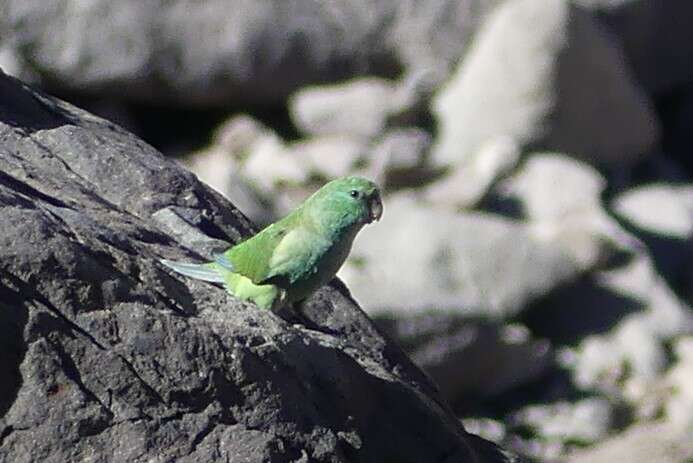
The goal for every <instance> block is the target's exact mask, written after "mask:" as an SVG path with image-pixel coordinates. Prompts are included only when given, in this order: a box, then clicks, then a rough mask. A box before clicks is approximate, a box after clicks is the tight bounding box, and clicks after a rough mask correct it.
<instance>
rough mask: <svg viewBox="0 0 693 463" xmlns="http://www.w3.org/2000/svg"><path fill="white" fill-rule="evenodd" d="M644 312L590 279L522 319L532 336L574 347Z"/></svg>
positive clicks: (539, 303) (540, 304)
mask: <svg viewBox="0 0 693 463" xmlns="http://www.w3.org/2000/svg"><path fill="white" fill-rule="evenodd" d="M643 309H644V306H643V304H642V303H641V302H640V301H638V300H636V299H633V298H631V297H628V296H625V295H622V294H618V293H616V292H614V291H612V290H611V289H609V288H606V287H604V286H602V285H600V284H599V282H598V281H596V279H595V278H594V277H593V276H591V275H587V276H584V277H582V278H580V279H579V280H577V281H575V282H573V283H571V284H569V285H565V286H561V287H559V288H556V289H555V290H553V291H552V292H551V293H550V294H548V295H547V296H545V297H542V298H541V299H539V300H537V301H535V302H534V303H532V304H531V305H530V306H529V307H528V308H527V309H526V310H525V311H524V313H523V315H522V316H521V321H522V322H523V323H524V324H526V325H527V326H528V327H529V328H530V330H531V331H532V333H534V334H535V335H537V336H541V337H545V338H547V339H549V340H551V341H552V342H554V343H559V344H562V343H573V342H577V341H578V340H579V339H581V338H583V337H585V336H587V335H591V334H599V333H604V332H607V331H609V330H610V329H611V328H613V327H614V326H615V325H616V324H617V323H618V322H619V321H620V320H622V319H623V318H624V317H626V316H628V315H630V314H633V313H636V312H638V311H641V310H643Z"/></svg>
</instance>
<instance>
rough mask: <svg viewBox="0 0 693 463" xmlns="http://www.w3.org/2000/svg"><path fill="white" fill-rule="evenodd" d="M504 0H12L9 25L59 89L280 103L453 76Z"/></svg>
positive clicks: (1, 28)
mask: <svg viewBox="0 0 693 463" xmlns="http://www.w3.org/2000/svg"><path fill="white" fill-rule="evenodd" d="M497 2H498V0H434V1H430V2H425V3H420V2H418V1H414V0H406V1H401V0H380V1H378V2H363V1H359V2H353V1H344V0H330V1H327V2H319V3H315V2H313V1H310V0H296V1H290V2H269V3H267V2H255V1H247V0H212V1H206V2H204V4H191V3H190V2H188V1H186V0H176V1H168V0H166V1H164V0H147V1H139V0H135V1H133V0H130V1H125V2H118V3H113V2H110V1H107V0H98V1H92V2H89V3H84V2H81V1H78V0H50V1H26V0H6V1H5V2H4V5H3V6H4V13H3V15H2V17H1V18H0V36H2V40H3V42H5V43H7V44H8V45H7V46H8V47H10V49H11V50H12V51H13V53H14V54H15V55H17V56H18V58H19V60H18V61H19V62H20V63H21V62H23V61H25V62H26V67H28V68H29V69H28V71H30V72H35V73H36V74H37V75H38V77H39V78H40V79H42V80H44V81H45V82H46V83H48V84H50V85H51V86H52V87H53V88H60V89H63V90H70V91H75V90H77V91H79V92H88V93H99V94H101V95H104V94H109V95H112V96H115V97H116V98H118V99H129V100H132V101H143V100H146V101H149V102H155V103H164V104H166V105H170V104H171V103H172V102H176V103H177V104H181V105H188V106H198V107H199V106H204V107H210V106H211V107H219V106H226V105H228V104H239V103H244V104H248V103H252V104H276V103H278V102H280V101H282V100H284V99H285V98H286V97H287V96H288V95H289V94H291V93H292V92H293V91H294V90H296V89H297V88H299V87H301V86H305V85H307V84H310V83H316V82H321V81H323V82H324V81H327V80H330V81H334V80H337V79H340V78H341V79H344V78H347V77H351V76H355V75H363V74H367V73H369V72H370V73H384V74H389V75H394V74H396V73H398V72H399V71H400V70H404V71H405V73H415V72H417V71H418V70H419V69H423V70H433V73H435V74H438V75H441V76H444V75H446V74H447V71H448V69H449V68H450V67H451V65H452V64H453V63H454V62H455V61H456V60H457V59H458V58H459V56H460V55H461V53H463V51H464V48H465V44H466V42H467V40H468V37H469V36H470V34H471V33H472V32H473V31H474V29H475V28H476V24H477V22H478V21H479V18H480V17H481V16H482V15H483V14H484V12H485V11H487V10H488V8H490V7H491V6H492V5H494V4H496V3H497ZM437 79H438V81H439V80H440V79H441V77H438V78H437Z"/></svg>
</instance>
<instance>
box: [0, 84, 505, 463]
mask: <svg viewBox="0 0 693 463" xmlns="http://www.w3.org/2000/svg"><path fill="white" fill-rule="evenodd" d="M0 139H2V144H1V145H0V215H2V217H3V227H2V229H1V230H0V257H1V258H0V318H1V320H0V334H1V336H0V339H2V347H3V348H2V349H1V350H0V359H1V360H2V361H0V369H1V371H0V376H2V377H3V378H6V380H4V381H3V382H2V385H1V386H0V387H1V388H2V390H1V392H2V394H1V400H0V436H1V437H0V460H2V461H13V462H29V461H46V462H64V461H98V462H108V461H113V462H116V461H118V462H121V461H130V462H145V461H146V462H164V461H173V460H175V461H179V462H193V461H233V462H270V461H271V462H289V461H294V462H309V461H311V462H312V461H316V462H338V461H344V462H346V461H349V462H351V461H363V462H383V461H398V462H407V461H410V462H422V461H437V462H450V463H452V462H465V461H468V462H500V461H508V460H507V458H509V457H505V456H503V454H502V452H500V451H499V450H498V449H497V448H495V447H494V446H493V445H492V444H490V443H488V442H485V441H483V440H481V439H480V438H477V437H475V436H472V435H470V434H467V433H466V432H465V431H464V429H463V428H462V426H461V425H460V424H459V422H458V420H457V418H456V417H455V416H454V415H452V413H451V412H450V411H449V409H448V408H447V406H446V405H445V404H444V403H443V402H442V400H441V399H440V397H439V395H438V393H437V391H436V389H435V387H434V386H433V385H432V384H431V383H430V382H429V381H428V380H427V378H426V377H425V376H424V375H423V374H422V373H421V372H420V371H419V370H418V369H417V368H416V367H414V366H413V364H412V363H411V362H410V361H409V360H408V358H407V357H406V356H405V355H404V354H402V353H401V351H400V350H399V349H398V348H397V347H396V346H395V345H393V344H392V343H391V342H389V341H387V340H386V339H385V338H383V336H381V335H380V334H379V332H378V331H377V330H376V329H375V328H374V327H373V325H372V324H371V323H370V321H369V320H368V318H367V317H366V316H365V315H364V314H363V312H361V311H360V310H359V308H358V307H357V306H356V305H355V304H354V303H353V302H352V301H351V299H350V297H349V295H348V291H346V289H345V288H344V287H343V286H341V285H339V284H338V283H335V284H334V285H333V286H332V287H328V288H325V289H324V290H322V291H320V292H319V293H318V294H316V295H315V297H313V298H312V299H311V300H310V301H309V302H308V303H307V305H306V306H305V307H304V313H305V316H306V317H307V318H308V319H309V320H311V321H312V323H314V324H315V325H316V327H315V328H316V329H308V328H306V327H304V326H300V325H291V324H289V323H287V322H286V321H284V320H283V319H281V318H279V317H278V316H276V315H274V314H272V313H269V312H261V311H259V310H257V309H256V308H255V307H253V306H251V305H248V304H243V303H240V302H238V301H237V300H235V299H234V298H233V297H231V296H229V295H227V294H226V293H225V292H224V291H223V290H222V289H220V288H217V287H214V286H212V285H209V284H205V283H201V282H196V281H191V280H188V279H183V278H180V277H179V276H177V275H172V274H170V273H169V272H168V271H166V270H164V268H163V267H162V265H160V264H159V263H158V258H159V257H160V256H165V257H170V258H188V259H196V258H199V257H200V254H206V253H208V252H209V251H211V250H212V249H218V248H219V247H220V246H223V245H224V244H223V242H224V241H237V240H238V239H240V238H241V237H242V236H246V235H248V234H249V233H250V232H251V224H250V223H249V222H248V221H247V220H246V219H245V218H244V217H243V215H242V214H240V213H239V212H238V211H237V210H236V209H234V208H233V207H232V206H231V205H230V204H229V203H227V202H225V201H224V200H223V199H222V198H221V197H220V196H219V195H217V194H216V193H214V192H213V191H212V190H210V189H209V188H208V187H206V186H204V185H202V184H201V183H200V182H198V181H197V180H196V179H195V178H194V176H193V175H191V174H190V173H187V172H186V171H184V170H183V169H181V168H179V167H177V166H176V165H175V164H174V163H172V162H170V161H166V160H165V159H163V158H162V157H161V156H160V155H159V154H158V153H156V152H155V151H154V150H153V149H152V148H150V147H149V146H147V145H146V144H145V143H143V142H142V141H140V140H138V139H137V138H135V137H134V136H132V135H130V134H128V133H127V132H125V131H123V130H122V129H120V128H119V127H117V126H115V125H113V124H111V123H109V122H106V121H104V120H101V119H98V118H96V117H94V116H91V115H89V114H88V113H85V112H83V111H80V110H78V109H76V108H74V107H71V106H69V105H67V104H65V103H62V102H60V101H58V100H55V99H52V98H50V97H46V96H44V95H42V94H40V93H36V92H34V91H32V90H31V89H29V88H27V87H25V86H23V85H22V84H21V83H20V82H18V81H16V80H14V79H12V78H8V77H7V76H4V75H0ZM192 249H194V251H193V250H192Z"/></svg>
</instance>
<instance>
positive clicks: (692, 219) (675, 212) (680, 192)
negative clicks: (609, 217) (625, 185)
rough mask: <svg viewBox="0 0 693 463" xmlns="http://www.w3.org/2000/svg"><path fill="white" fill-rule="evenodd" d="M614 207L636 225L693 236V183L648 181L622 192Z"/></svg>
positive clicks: (671, 234) (672, 234)
mask: <svg viewBox="0 0 693 463" xmlns="http://www.w3.org/2000/svg"><path fill="white" fill-rule="evenodd" d="M613 208H614V211H615V212H616V213H617V214H619V215H620V216H621V217H622V218H624V219H626V220H627V221H628V222H630V223H631V224H632V225H634V226H636V227H638V228H640V229H642V230H644V231H647V232H650V233H654V234H658V235H664V236H669V237H672V238H678V239H681V240H687V239H690V238H691V237H693V185H687V186H673V185H668V184H659V185H646V186H642V187H639V188H637V189H634V190H631V191H627V192H625V193H624V194H621V195H619V196H618V197H617V198H616V199H615V201H614V204H613Z"/></svg>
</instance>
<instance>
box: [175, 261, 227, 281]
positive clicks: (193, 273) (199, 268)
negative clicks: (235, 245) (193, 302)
mask: <svg viewBox="0 0 693 463" xmlns="http://www.w3.org/2000/svg"><path fill="white" fill-rule="evenodd" d="M161 263H162V264H164V265H165V266H167V267H168V268H171V269H173V270H175V271H176V272H178V273H180V274H182V275H185V276H188V277H191V278H195V279H197V280H204V281H209V282H212V283H224V277H223V275H222V274H221V273H219V272H218V271H216V270H215V269H214V268H212V267H210V266H209V264H187V263H184V262H174V261H172V260H166V259H161Z"/></svg>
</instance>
